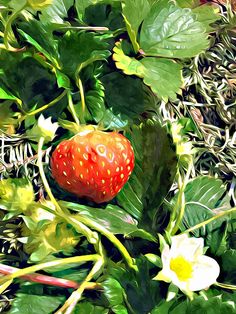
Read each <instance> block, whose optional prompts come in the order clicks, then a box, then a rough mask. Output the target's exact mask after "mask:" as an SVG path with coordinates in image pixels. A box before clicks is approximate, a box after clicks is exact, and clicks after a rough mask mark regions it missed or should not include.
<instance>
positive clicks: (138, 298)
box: [109, 257, 165, 314]
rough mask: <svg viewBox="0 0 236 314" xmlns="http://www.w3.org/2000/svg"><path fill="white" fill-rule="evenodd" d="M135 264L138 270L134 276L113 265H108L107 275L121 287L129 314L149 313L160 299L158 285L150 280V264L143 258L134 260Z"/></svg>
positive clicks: (124, 269) (125, 269) (126, 270)
mask: <svg viewBox="0 0 236 314" xmlns="http://www.w3.org/2000/svg"><path fill="white" fill-rule="evenodd" d="M136 262H137V265H138V269H139V271H138V272H137V273H136V274H134V273H133V272H130V271H129V270H128V269H127V268H124V267H121V266H120V265H118V264H115V263H112V264H110V265H109V266H110V268H109V274H110V276H112V277H113V278H115V279H116V280H117V281H119V283H120V285H121V286H122V287H123V289H124V291H125V295H126V297H125V300H127V301H126V304H129V312H130V313H135V314H144V313H150V312H151V310H152V309H153V308H154V307H155V305H156V304H158V303H159V302H160V301H161V299H162V296H161V288H160V283H159V282H158V281H154V280H152V274H151V269H150V268H149V267H150V263H149V262H148V261H147V260H146V259H145V257H142V258H138V259H136ZM162 289H163V287H162ZM164 293H165V292H164ZM118 313H119V312H118ZM162 314H164V313H162Z"/></svg>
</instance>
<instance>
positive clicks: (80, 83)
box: [78, 77, 86, 112]
mask: <svg viewBox="0 0 236 314" xmlns="http://www.w3.org/2000/svg"><path fill="white" fill-rule="evenodd" d="M78 84H79V91H80V97H81V106H82V111H83V112H84V111H85V108H86V104H85V95H84V88H83V84H82V81H81V79H80V78H79V77H78Z"/></svg>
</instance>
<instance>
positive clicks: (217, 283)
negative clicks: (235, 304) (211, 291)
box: [215, 282, 236, 290]
mask: <svg viewBox="0 0 236 314" xmlns="http://www.w3.org/2000/svg"><path fill="white" fill-rule="evenodd" d="M215 286H218V287H220V288H224V289H229V290H236V286H235V285H230V284H227V283H222V282H216V283H215Z"/></svg>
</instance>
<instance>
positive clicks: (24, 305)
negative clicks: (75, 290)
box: [8, 293, 64, 314]
mask: <svg viewBox="0 0 236 314" xmlns="http://www.w3.org/2000/svg"><path fill="white" fill-rule="evenodd" d="M63 300H64V298H62V297H52V296H42V295H30V294H23V293H17V295H16V298H15V299H14V301H13V303H12V307H11V309H10V311H9V312H8V313H9V314H50V313H54V311H55V310H56V309H57V308H58V307H59V306H60V304H61V303H62V301H63Z"/></svg>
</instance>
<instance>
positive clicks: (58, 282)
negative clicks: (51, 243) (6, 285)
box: [0, 264, 101, 289]
mask: <svg viewBox="0 0 236 314" xmlns="http://www.w3.org/2000/svg"><path fill="white" fill-rule="evenodd" d="M16 271H19V268H16V267H12V266H8V265H3V264H0V273H1V274H4V275H9V274H12V273H14V272H16ZM20 278H21V279H24V280H27V281H31V282H37V283H41V284H44V285H50V286H54V287H62V288H72V289H78V288H79V287H80V284H79V283H77V282H75V281H73V280H68V279H62V278H57V277H53V276H47V275H41V274H36V273H32V274H28V275H24V276H22V277H20ZM86 289H101V286H100V285H99V284H95V283H93V282H91V283H88V285H87V286H86Z"/></svg>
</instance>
